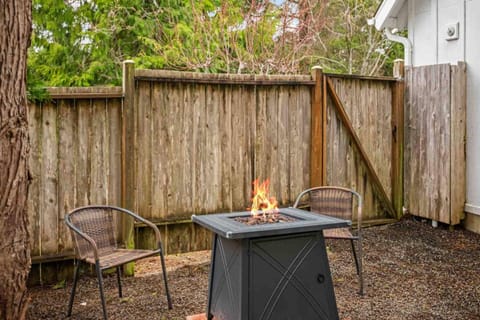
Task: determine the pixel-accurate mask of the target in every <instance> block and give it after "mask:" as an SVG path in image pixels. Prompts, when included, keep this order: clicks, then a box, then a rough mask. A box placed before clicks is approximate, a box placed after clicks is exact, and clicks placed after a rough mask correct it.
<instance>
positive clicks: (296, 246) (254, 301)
mask: <svg viewBox="0 0 480 320" xmlns="http://www.w3.org/2000/svg"><path fill="white" fill-rule="evenodd" d="M278 214H279V215H280V216H281V217H283V218H285V219H277V220H276V222H275V221H274V222H268V221H265V222H264V223H259V224H256V223H254V224H248V222H242V220H248V219H247V217H249V216H250V215H251V213H250V212H233V213H220V214H207V215H199V216H197V215H193V216H192V220H193V222H195V223H197V224H199V225H201V226H203V227H205V228H207V229H209V230H211V231H213V233H214V235H213V246H212V258H211V259H212V261H211V266H210V279H209V288H208V300H207V318H208V319H212V318H215V320H220V319H224V320H235V319H238V320H247V319H249V320H260V319H264V320H266V319H272V320H274V319H275V320H282V319H292V320H293V319H302V320H308V319H315V320H319V319H328V320H331V319H338V311H337V305H336V301H335V293H334V291H333V284H332V278H331V274H330V267H329V264H328V257H327V252H326V248H325V242H324V238H323V233H322V230H323V229H329V228H339V227H347V226H349V225H350V224H351V221H348V220H342V219H338V218H333V217H329V216H325V215H320V214H313V213H310V212H308V211H304V210H299V209H295V208H282V209H280V210H279V212H278ZM260 220H261V219H260Z"/></svg>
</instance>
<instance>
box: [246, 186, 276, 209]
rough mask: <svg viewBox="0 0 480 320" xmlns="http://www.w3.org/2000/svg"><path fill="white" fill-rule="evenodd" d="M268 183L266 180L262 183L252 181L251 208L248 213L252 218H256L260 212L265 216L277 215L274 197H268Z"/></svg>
mask: <svg viewBox="0 0 480 320" xmlns="http://www.w3.org/2000/svg"><path fill="white" fill-rule="evenodd" d="M269 185H270V181H269V180H268V179H267V180H265V181H263V182H262V183H260V182H259V180H258V179H256V180H255V181H253V198H252V208H251V209H250V211H251V212H252V215H253V216H257V215H258V214H259V213H260V212H262V214H263V215H264V216H265V214H267V213H278V202H277V199H275V197H269V196H268V193H269Z"/></svg>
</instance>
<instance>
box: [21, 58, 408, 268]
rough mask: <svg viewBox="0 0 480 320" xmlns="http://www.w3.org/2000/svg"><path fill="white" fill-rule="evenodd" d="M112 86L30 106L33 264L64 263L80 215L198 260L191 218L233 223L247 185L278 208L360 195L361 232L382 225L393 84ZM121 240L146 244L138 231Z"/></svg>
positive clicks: (252, 79) (130, 76) (156, 80)
mask: <svg viewBox="0 0 480 320" xmlns="http://www.w3.org/2000/svg"><path fill="white" fill-rule="evenodd" d="M124 72H125V75H124V78H125V80H124V86H123V89H122V88H100V89H99V88H88V89H79V88H70V89H61V88H57V89H51V91H50V92H51V94H52V101H51V102H49V103H43V104H40V105H31V106H30V114H29V126H30V139H31V145H32V149H31V155H30V170H31V173H32V178H33V180H32V185H31V187H30V195H29V217H30V223H31V227H32V248H33V251H32V254H33V256H34V258H33V260H34V262H45V261H52V260H58V259H65V258H69V257H71V256H72V243H71V240H70V234H69V233H68V232H67V230H66V228H65V225H64V222H63V217H64V214H65V213H66V212H68V211H69V210H71V209H72V208H75V207H78V206H81V205H86V204H92V203H100V204H103V203H108V204H112V205H119V206H124V207H126V208H129V209H132V210H134V211H136V212H138V213H139V214H141V215H142V216H144V217H146V218H148V219H150V220H152V221H154V222H155V223H157V224H158V225H159V226H160V227H161V231H162V235H163V237H164V241H165V247H166V251H167V253H174V252H181V251H191V250H199V249H203V248H206V247H208V246H209V243H210V235H209V233H208V232H206V231H205V230H204V229H202V228H199V227H196V226H194V225H192V224H191V223H190V216H191V215H192V214H204V213H213V212H225V211H232V210H244V209H245V208H247V207H248V206H249V205H250V198H251V186H252V181H253V180H254V179H255V178H260V179H266V178H269V179H270V181H271V194H272V195H274V196H276V197H277V199H278V200H279V202H280V205H281V206H288V205H291V203H293V201H294V199H295V197H296V195H297V194H298V193H299V192H300V191H301V190H303V189H305V188H308V187H310V186H311V185H318V184H330V185H343V186H347V187H352V188H354V189H356V190H358V191H359V192H360V193H361V194H362V195H363V197H364V199H365V210H364V213H365V218H366V219H367V220H375V219H382V218H386V217H388V216H392V215H395V209H394V208H393V205H392V199H394V198H395V197H394V196H392V195H395V193H398V192H399V190H398V188H397V190H396V189H395V187H394V182H395V179H393V180H392V177H396V178H397V179H398V172H397V173H395V168H394V167H395V165H393V164H392V161H391V160H390V159H392V155H393V153H392V150H393V149H395V147H392V145H394V144H395V143H394V142H393V141H392V140H393V138H392V137H394V136H395V132H394V130H393V129H392V128H393V127H394V126H395V119H394V118H395V117H394V116H392V115H393V114H394V110H395V105H396V104H395V101H396V99H395V98H394V96H395V92H396V89H395V88H396V86H397V84H398V81H395V80H394V79H392V78H381V79H379V78H364V77H353V76H350V77H346V76H339V75H326V74H322V73H321V72H320V73H315V72H314V73H313V74H312V76H253V75H206V74H197V73H180V72H171V71H170V72H169V71H158V70H134V69H133V65H128V64H127V65H126V68H125V71H124ZM319 95H320V96H319ZM319 110H320V112H319ZM319 124H320V126H319ZM319 130H320V131H319ZM392 148H393V149H392ZM392 181H393V182H392ZM395 190H396V191H395ZM400 192H401V189H400ZM124 229H125V230H127V231H128V230H130V231H131V230H134V229H135V231H136V232H135V240H136V244H137V245H138V246H141V247H142V246H149V245H150V244H151V235H149V234H148V233H147V232H144V231H145V230H143V229H144V228H142V226H141V225H137V226H133V225H125V226H124ZM129 234H130V235H131V233H129ZM128 236H129V235H128V234H124V237H128Z"/></svg>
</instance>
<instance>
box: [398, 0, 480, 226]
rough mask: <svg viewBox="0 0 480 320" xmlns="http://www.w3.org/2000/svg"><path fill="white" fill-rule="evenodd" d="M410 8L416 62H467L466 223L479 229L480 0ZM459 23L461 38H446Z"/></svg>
mask: <svg viewBox="0 0 480 320" xmlns="http://www.w3.org/2000/svg"><path fill="white" fill-rule="evenodd" d="M407 10H408V37H409V40H410V41H411V43H412V46H413V53H412V64H413V66H424V65H432V64H442V63H451V64H456V63H457V62H458V61H465V62H466V64H467V134H466V136H467V139H466V155H467V168H466V177H467V181H466V184H467V194H466V205H465V212H466V214H467V217H466V219H465V225H466V227H467V228H468V229H471V230H473V231H476V232H480V138H479V137H480V126H479V125H478V123H479V122H480V91H479V90H478V89H477V88H478V87H479V86H480V41H478V30H480V14H479V13H480V1H478V0H416V1H409V2H408V9H407ZM457 23H458V39H455V40H447V38H448V36H447V29H448V27H449V26H451V25H455V24H457ZM477 220H478V221H477Z"/></svg>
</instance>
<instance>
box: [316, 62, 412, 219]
mask: <svg viewBox="0 0 480 320" xmlns="http://www.w3.org/2000/svg"><path fill="white" fill-rule="evenodd" d="M313 77H314V79H315V80H316V85H315V88H314V90H313V91H314V92H313V97H312V149H311V150H312V153H311V157H312V158H311V185H312V186H317V185H340V186H346V187H351V188H352V189H355V190H357V191H358V192H359V193H360V194H362V195H363V198H364V218H365V219H367V220H370V219H375V218H376V219H378V218H379V214H378V212H384V216H385V217H400V216H401V214H402V201H403V196H402V194H403V176H402V171H403V161H402V159H403V155H402V154H403V94H404V82H403V80H401V78H386V77H381V78H377V77H361V76H346V75H335V74H324V73H322V70H321V69H314V75H313Z"/></svg>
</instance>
